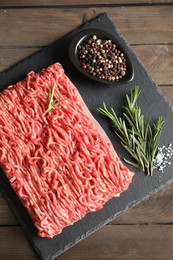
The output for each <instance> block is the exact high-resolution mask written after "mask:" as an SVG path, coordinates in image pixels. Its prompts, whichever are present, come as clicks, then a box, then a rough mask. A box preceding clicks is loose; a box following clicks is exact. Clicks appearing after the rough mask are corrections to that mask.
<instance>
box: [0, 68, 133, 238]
mask: <svg viewBox="0 0 173 260" xmlns="http://www.w3.org/2000/svg"><path fill="white" fill-rule="evenodd" d="M54 83H55V84H56V88H55V92H54V97H55V98H56V97H58V96H60V97H61V99H66V98H67V100H66V101H65V102H64V103H61V104H59V105H57V106H64V107H65V109H62V110H55V111H51V112H49V113H47V114H46V116H44V115H43V114H44V111H45V110H46V108H47V105H48V91H49V90H50V89H51V88H52V85H53V84H54ZM0 136H1V137H2V138H1V140H0V163H1V165H2V167H3V169H4V172H5V174H6V176H7V178H8V179H9V181H10V184H11V186H12V188H13V189H14V191H15V192H16V194H17V195H18V196H19V198H20V199H21V201H22V203H23V205H24V206H25V207H26V209H27V211H28V213H29V214H30V215H31V217H32V219H33V222H34V224H35V226H36V227H37V229H38V235H39V236H41V237H53V236H55V235H57V234H59V233H61V232H62V229H63V228H64V227H66V226H68V225H71V224H73V223H74V222H75V221H77V220H79V219H80V218H82V217H83V216H85V215H86V214H87V213H88V212H91V211H96V210H99V209H100V208H101V207H102V206H103V205H104V203H105V202H106V201H108V200H109V199H110V198H112V197H114V196H116V195H118V194H119V193H121V192H122V191H124V190H126V189H127V188H128V186H129V184H130V182H131V180H132V176H133V173H132V172H130V171H129V170H128V169H127V168H126V167H125V166H124V165H123V164H122V163H121V161H120V159H119V158H118V156H117V154H116V152H115V151H114V149H113V147H112V145H111V144H110V141H109V140H108V138H107V137H106V134H105V133H104V132H103V130H102V129H101V127H100V126H99V125H98V123H97V122H96V121H95V120H94V118H93V117H92V116H91V114H90V113H89V111H88V110H87V108H86V106H85V104H84V102H83V100H82V98H81V97H80V95H79V93H78V91H77V89H76V88H75V87H74V86H73V84H72V83H71V82H70V80H69V79H68V78H67V77H66V75H65V74H64V71H63V68H62V66H61V65H60V64H54V65H52V66H50V67H48V68H46V69H43V70H42V71H41V72H39V73H34V72H30V73H29V74H28V75H27V78H26V79H25V80H23V81H20V82H18V83H17V84H15V85H13V86H9V87H8V89H6V90H4V91H3V92H2V93H1V94H0Z"/></svg>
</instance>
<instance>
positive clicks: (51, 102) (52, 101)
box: [43, 83, 67, 116]
mask: <svg viewBox="0 0 173 260" xmlns="http://www.w3.org/2000/svg"><path fill="white" fill-rule="evenodd" d="M55 87H56V84H55V83H54V84H53V85H52V89H51V90H49V91H48V98H49V104H48V107H47V109H46V110H45V112H44V113H43V115H44V116H45V115H46V114H47V113H49V112H50V111H51V110H61V109H63V108H62V107H56V108H55V107H54V106H55V105H57V104H59V103H61V102H64V101H65V100H67V98H65V99H60V97H57V98H56V99H53V96H54V90H55Z"/></svg>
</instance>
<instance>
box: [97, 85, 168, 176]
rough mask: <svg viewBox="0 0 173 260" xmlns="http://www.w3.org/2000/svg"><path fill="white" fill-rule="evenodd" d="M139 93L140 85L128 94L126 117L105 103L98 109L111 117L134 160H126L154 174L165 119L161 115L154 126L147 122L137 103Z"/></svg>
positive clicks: (115, 128) (122, 142)
mask: <svg viewBox="0 0 173 260" xmlns="http://www.w3.org/2000/svg"><path fill="white" fill-rule="evenodd" d="M139 94H140V91H139V87H138V86H135V88H134V90H133V91H132V90H131V94H130V96H128V95H126V101H127V106H124V107H123V109H124V113H123V116H124V119H122V118H121V117H118V116H117V114H116V113H115V111H114V109H113V108H111V109H110V110H108V108H107V107H106V104H105V103H103V108H101V107H99V108H98V111H99V112H100V113H101V114H103V115H105V116H106V117H108V118H109V119H111V121H112V123H113V127H114V130H115V133H116V135H117V136H118V137H119V138H120V141H121V144H122V145H123V147H124V148H125V149H126V150H127V151H128V152H129V154H130V155H131V157H132V158H133V160H134V161H128V160H126V159H124V160H125V161H126V162H127V163H128V164H131V165H133V166H134V167H137V168H140V169H141V170H142V171H146V172H147V174H148V175H152V174H153V168H154V160H155V157H156V154H157V149H158V145H159V140H160V136H161V132H162V127H163V120H162V117H159V118H158V119H157V122H156V123H155V124H153V125H152V126H151V125H150V122H148V123H147V124H145V122H144V116H143V115H142V114H141V108H140V107H139V106H138V105H137V99H138V97H139Z"/></svg>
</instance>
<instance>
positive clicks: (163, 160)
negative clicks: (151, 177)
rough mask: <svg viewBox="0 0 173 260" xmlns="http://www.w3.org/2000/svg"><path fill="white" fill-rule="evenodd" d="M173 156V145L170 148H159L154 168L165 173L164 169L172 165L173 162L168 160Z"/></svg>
mask: <svg viewBox="0 0 173 260" xmlns="http://www.w3.org/2000/svg"><path fill="white" fill-rule="evenodd" d="M172 156H173V148H172V144H169V145H168V147H166V146H165V145H163V146H161V147H159V148H158V154H157V156H156V158H155V161H154V168H156V169H157V170H159V171H161V172H163V170H164V168H165V167H166V166H167V165H171V162H170V161H169V160H168V159H171V157H172Z"/></svg>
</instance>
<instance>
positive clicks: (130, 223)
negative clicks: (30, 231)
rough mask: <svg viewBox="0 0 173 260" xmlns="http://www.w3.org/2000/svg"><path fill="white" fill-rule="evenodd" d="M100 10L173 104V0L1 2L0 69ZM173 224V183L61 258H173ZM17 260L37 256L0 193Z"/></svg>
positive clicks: (6, 257) (0, 221) (9, 250)
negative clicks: (112, 22)
mask: <svg viewBox="0 0 173 260" xmlns="http://www.w3.org/2000/svg"><path fill="white" fill-rule="evenodd" d="M115 2H116V3H115ZM102 12H107V13H108V14H109V15H110V16H111V17H112V20H113V21H114V22H116V24H117V25H118V27H119V29H120V30H121V32H122V33H123V34H124V36H125V37H126V39H127V41H128V42H129V43H130V44H131V46H132V48H133V49H134V51H135V52H136V53H137V55H138V56H139V58H140V59H141V61H142V62H143V64H144V65H145V66H146V68H147V69H148V71H149V73H150V74H151V75H152V77H153V79H154V80H155V81H156V83H157V84H158V85H159V86H160V88H161V90H162V91H163V93H164V94H165V95H166V97H167V98H168V100H169V101H170V102H171V103H172V104H173V1H171V0H170V1H169V0H167V1H166V0H165V1H164V0H151V1H147V0H143V1H142V0H141V1H140V0H129V1H128V0H117V1H112V0H107V1H105V0H95V1H93V0H80V1H79V0H69V1H67V0H63V1H62V0H59V1H56V0H50V1H48V0H42V1H39V0H37V1H35V0H30V1H27V0H23V1H20V0H16V1H15V0H1V1H0V71H3V70H5V69H6V68H9V67H10V66H12V65H14V64H15V63H17V62H18V61H20V60H21V59H24V58H25V57H27V56H28V55H30V54H32V53H34V52H35V51H37V50H38V49H40V48H43V47H44V46H46V45H48V44H49V43H51V42H53V41H54V40H56V39H58V38H59V37H61V36H63V35H64V34H66V33H67V32H69V31H71V30H72V29H74V28H76V27H77V26H79V25H80V24H82V23H83V22H85V21H87V20H89V19H91V18H93V17H94V16H96V15H97V14H99V13H102ZM172 223H173V185H170V186H169V187H167V188H166V189H164V190H163V191H161V192H159V193H157V194H155V195H154V196H152V197H150V199H148V200H147V201H145V202H144V203H142V204H141V205H139V206H138V207H136V208H133V209H131V210H129V212H127V213H126V214H124V215H122V216H120V217H119V218H118V219H116V220H115V221H113V222H112V223H110V224H109V225H107V226H105V227H103V228H102V229H100V230H99V231H97V232H96V233H94V234H93V235H91V236H90V237H88V238H87V239H85V240H84V241H82V242H80V243H79V244H77V245H76V246H75V247H73V248H72V249H70V250H69V251H68V252H66V253H64V254H63V255H61V256H60V257H59V258H58V259H59V260H68V259H70V260H82V259H83V260H84V259H85V260H96V259H97V260H101V259H104V260H108V259H109V260H113V259H114V260H116V259H117V260H120V259H130V260H131V259H138V260H139V259H145V260H148V259H152V260H153V259H157V260H158V259H164V260H168V259H173V247H172V245H173V225H172ZM11 259H13V260H35V259H37V257H36V255H35V253H34V251H33V250H32V248H31V247H30V245H29V243H28V241H27V239H26V238H25V235H24V233H23V231H22V229H21V227H20V225H19V224H18V222H17V221H16V219H15V218H14V216H13V215H12V213H11V212H10V210H9V209H8V206H7V204H6V202H5V200H4V199H3V198H2V197H1V195H0V260H11Z"/></svg>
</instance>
